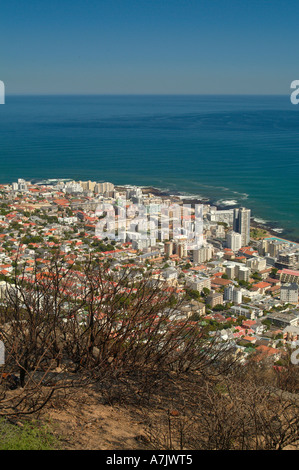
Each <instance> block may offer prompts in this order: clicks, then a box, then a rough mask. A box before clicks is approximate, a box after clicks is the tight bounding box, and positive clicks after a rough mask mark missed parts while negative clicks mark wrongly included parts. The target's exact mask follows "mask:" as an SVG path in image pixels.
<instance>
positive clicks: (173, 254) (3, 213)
mask: <svg viewBox="0 0 299 470" xmlns="http://www.w3.org/2000/svg"><path fill="white" fill-rule="evenodd" d="M250 227H251V212H250V210H249V209H246V208H243V207H241V208H235V209H225V210H219V209H218V208H217V207H215V206H212V205H209V204H204V205H202V204H199V205H198V207H196V204H194V206H192V205H186V204H184V200H183V199H182V198H180V197H175V196H168V195H165V194H164V193H161V192H159V191H157V190H154V189H153V188H140V187H137V186H122V187H120V186H115V185H114V184H112V183H109V182H94V181H72V180H61V179H60V180H45V181H40V182H35V183H34V182H30V181H25V180H23V179H19V180H18V181H17V182H16V183H12V184H4V185H1V186H0V298H2V300H3V296H4V292H5V288H6V285H7V283H10V282H11V279H12V276H13V272H14V266H15V263H16V260H17V262H18V264H19V265H21V266H23V268H24V270H25V272H26V274H27V275H28V278H30V276H32V275H33V272H34V264H35V263H36V262H38V263H39V266H40V267H41V269H43V268H44V269H45V270H46V269H47V265H48V263H49V260H50V257H51V253H52V252H53V250H55V249H59V250H60V253H61V256H63V257H64V259H65V262H66V263H68V264H70V265H71V264H75V265H76V266H77V265H79V264H80V262H82V263H83V262H84V260H86V259H87V258H88V257H89V256H90V254H92V255H93V256H94V257H99V258H101V259H103V258H109V259H111V260H112V265H111V266H112V267H113V269H114V271H115V272H116V273H119V272H121V270H122V269H124V268H125V267H127V266H132V267H137V268H139V269H138V270H136V273H137V272H138V273H139V274H136V276H140V278H142V274H140V273H142V272H145V271H146V272H150V273H151V276H152V278H153V281H157V280H158V281H159V283H160V285H161V288H163V289H170V290H172V291H173V292H174V293H175V295H177V296H184V295H185V294H186V293H187V295H188V299H189V300H188V301H187V302H185V303H184V307H182V312H181V313H182V315H184V316H187V317H188V318H190V321H198V322H201V324H202V325H203V326H206V327H207V329H209V331H210V334H211V336H213V335H215V334H217V335H219V340H220V341H226V342H227V341H229V342H230V344H232V345H233V346H234V348H235V349H236V351H238V353H241V354H242V356H243V357H244V360H245V359H246V358H247V357H248V356H249V355H254V357H255V358H256V359H257V360H262V359H263V360H264V359H265V360H267V361H272V362H277V361H279V360H282V358H283V357H284V354H285V351H286V349H287V348H288V347H292V346H293V345H294V342H296V341H297V339H298V337H299V306H298V289H299V245H297V244H295V243H292V242H289V241H286V240H282V239H278V238H276V237H272V236H270V235H269V236H267V237H265V238H263V239H260V240H258V239H254V238H252V237H251V234H250Z"/></svg>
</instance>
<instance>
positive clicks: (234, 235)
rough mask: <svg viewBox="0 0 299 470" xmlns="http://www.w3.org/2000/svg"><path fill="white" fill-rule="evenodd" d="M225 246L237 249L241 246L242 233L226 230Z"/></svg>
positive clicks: (233, 249)
mask: <svg viewBox="0 0 299 470" xmlns="http://www.w3.org/2000/svg"><path fill="white" fill-rule="evenodd" d="M226 244H227V248H230V249H231V250H232V251H238V250H239V249H240V248H241V247H242V235H241V234H240V233H238V232H233V231H232V232H228V234H227V236H226Z"/></svg>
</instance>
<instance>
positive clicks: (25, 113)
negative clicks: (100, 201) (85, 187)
mask: <svg viewBox="0 0 299 470" xmlns="http://www.w3.org/2000/svg"><path fill="white" fill-rule="evenodd" d="M0 143H1V147H0V155H1V158H0V182H1V183H4V182H12V181H15V180H16V179H17V178H20V177H21V178H25V179H29V180H30V179H34V178H56V177H57V178H74V179H81V180H85V179H91V180H98V181H104V180H105V181H111V182H113V183H115V184H126V183H128V184H137V185H153V186H156V187H160V188H167V189H170V190H172V191H175V190H177V191H184V192H188V193H192V194H198V195H201V196H205V197H209V198H211V199H212V200H213V201H214V202H216V201H218V202H219V201H222V202H224V204H226V203H227V202H226V201H230V204H233V203H236V204H238V205H239V204H242V205H244V206H245V207H248V208H251V209H252V213H253V215H254V216H255V217H257V218H261V219H264V220H266V221H270V222H272V224H273V227H276V228H284V229H285V231H284V232H283V235H284V236H289V237H291V238H292V239H297V240H299V185H298V182H299V178H298V177H299V105H298V106H294V105H292V104H291V103H290V99H289V96H267V97H266V96H265V97H261V96H79V97H78V96H47V97H46V96H35V97H28V96H27V97H25V96H23V97H22V96H7V97H6V104H5V105H3V106H0ZM227 204H228V203H227ZM228 207H233V205H230V206H228Z"/></svg>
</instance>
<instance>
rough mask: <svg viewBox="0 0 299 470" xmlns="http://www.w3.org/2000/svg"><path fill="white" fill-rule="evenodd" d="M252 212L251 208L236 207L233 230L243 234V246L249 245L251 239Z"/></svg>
mask: <svg viewBox="0 0 299 470" xmlns="http://www.w3.org/2000/svg"><path fill="white" fill-rule="evenodd" d="M250 214H251V211H250V209H245V207H241V208H240V209H234V221H233V230H234V232H237V233H240V234H241V236H242V246H246V245H248V243H249V241H250Z"/></svg>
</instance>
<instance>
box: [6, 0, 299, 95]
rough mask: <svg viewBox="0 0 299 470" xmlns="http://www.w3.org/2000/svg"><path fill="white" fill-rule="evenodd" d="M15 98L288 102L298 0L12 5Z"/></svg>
mask: <svg viewBox="0 0 299 470" xmlns="http://www.w3.org/2000/svg"><path fill="white" fill-rule="evenodd" d="M0 22H1V26H0V80H3V81H4V83H5V85H6V93H7V94H9V93H104V94H106V93H108V94H111V93H112V94H113V93H124V94H127V93H129V94H132V93H141V94H142V93H169V94H173V93H174V94H176V93H183V94H185V93H191V94H197V93H199V94H206V93H207V94H213V93H216V94H219V93H220V94H222V93H223V94H227V93H228V94H234V93H236V94H239V93H244V94H247V93H248V94H251V93H256V94H289V93H290V83H291V81H292V80H295V79H299V60H298V59H299V57H298V56H299V48H298V43H299V41H298V38H299V21H298V2H297V1H296V2H295V1H294V0H285V1H283V0H271V1H269V0H85V1H83V0H72V1H69V0H59V1H57V0H51V1H45V0H42V1H41V0H30V1H28V0H26V1H25V0H9V1H6V2H5V3H4V2H1V10H0Z"/></svg>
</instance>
